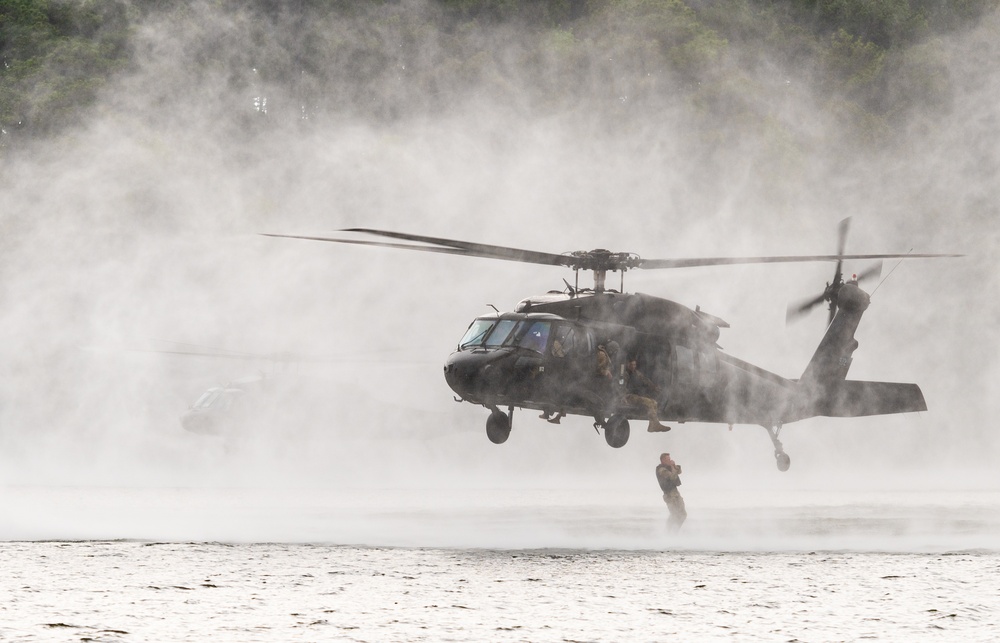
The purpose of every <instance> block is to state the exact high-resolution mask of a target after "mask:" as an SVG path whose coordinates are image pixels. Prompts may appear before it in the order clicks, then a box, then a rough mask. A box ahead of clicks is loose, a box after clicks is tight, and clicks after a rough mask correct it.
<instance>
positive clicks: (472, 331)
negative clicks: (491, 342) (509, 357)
mask: <svg viewBox="0 0 1000 643" xmlns="http://www.w3.org/2000/svg"><path fill="white" fill-rule="evenodd" d="M495 323H496V320H495V319H477V320H475V321H473V322H472V324H470V325H469V330H467V331H465V335H463V336H462V340H461V341H460V342H458V348H459V349H460V350H461V349H463V348H466V347H468V346H480V345H482V343H483V340H484V339H486V335H487V334H488V333H489V332H490V330H491V329H492V328H493V326H494V324H495Z"/></svg>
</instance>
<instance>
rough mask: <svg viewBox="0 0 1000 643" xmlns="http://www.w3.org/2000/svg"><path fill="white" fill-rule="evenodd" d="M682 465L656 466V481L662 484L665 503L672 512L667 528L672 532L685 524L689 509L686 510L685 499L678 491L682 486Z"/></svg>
mask: <svg viewBox="0 0 1000 643" xmlns="http://www.w3.org/2000/svg"><path fill="white" fill-rule="evenodd" d="M680 474H681V465H679V464H676V463H674V464H662V463H661V464H658V465H656V481H657V482H659V483H660V489H661V490H662V491H663V502H665V503H666V505H667V509H668V510H669V511H670V518H668V519H667V528H668V529H669V530H670V531H677V530H678V529H680V528H681V525H683V524H684V520H685V519H686V518H687V509H685V508H684V498H682V497H681V493H680V492H679V491H677V487H679V486H680V484H681V478H680Z"/></svg>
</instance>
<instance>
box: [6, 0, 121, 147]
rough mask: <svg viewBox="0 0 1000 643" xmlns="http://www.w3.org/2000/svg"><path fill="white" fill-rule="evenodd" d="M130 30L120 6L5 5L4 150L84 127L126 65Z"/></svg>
mask: <svg viewBox="0 0 1000 643" xmlns="http://www.w3.org/2000/svg"><path fill="white" fill-rule="evenodd" d="M129 28H130V25H129V15H128V13H127V11H126V8H125V5H124V4H122V3H119V2H109V1H101V0H88V1H83V2H69V1H63V2H56V1H46V0H0V129H2V130H3V134H0V136H3V137H4V138H2V139H0V144H3V143H4V141H5V140H6V138H7V137H9V136H11V135H12V134H13V133H15V132H17V133H18V134H21V135H45V134H48V133H52V132H55V131H58V130H61V129H62V128H65V127H67V126H70V125H73V124H75V123H78V122H80V120H81V116H82V114H83V112H84V111H85V110H86V109H87V107H88V106H89V105H90V104H92V103H93V102H94V100H95V98H96V97H97V95H98V92H99V91H100V89H101V88H102V87H103V86H104V85H105V83H106V82H107V80H108V78H109V77H110V76H111V75H112V74H114V73H115V72H116V71H118V70H120V69H122V68H123V67H124V66H125V65H126V63H127V58H128V35H129Z"/></svg>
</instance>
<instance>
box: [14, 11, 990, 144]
mask: <svg viewBox="0 0 1000 643" xmlns="http://www.w3.org/2000/svg"><path fill="white" fill-rule="evenodd" d="M207 6H214V7H216V8H217V9H218V10H219V11H220V13H223V14H225V15H230V16H241V17H245V18H246V20H247V22H246V24H248V25H249V27H247V30H248V32H249V36H247V35H246V34H245V33H243V32H240V31H239V30H236V29H234V30H233V32H232V33H225V32H222V33H216V32H213V31H212V27H209V26H206V25H204V24H201V23H200V22H199V14H198V11H199V7H207ZM998 9H1000V0H951V1H948V0H713V1H709V0H700V1H694V0H689V1H684V0H428V3H427V4H426V5H424V6H421V7H420V8H419V10H414V9H413V5H411V4H409V3H400V2H392V1H389V0H294V1H292V0H208V2H207V3H205V4H201V5H196V4H191V3H187V2H184V1H183V0H0V129H2V130H3V131H4V132H6V134H0V146H2V145H3V144H4V141H5V140H10V137H11V136H12V135H13V134H16V135H17V136H18V137H32V136H46V135H49V134H52V133H55V132H58V131H61V130H63V129H65V128H68V127H73V126H75V125H77V124H78V123H80V122H82V119H83V118H84V117H85V115H86V113H87V110H88V109H89V108H90V106H91V105H93V104H94V102H95V101H96V100H97V99H98V97H99V96H100V95H101V91H102V89H103V88H105V87H107V86H108V84H109V83H110V82H111V81H112V79H113V78H114V76H115V75H116V74H119V73H122V72H123V71H125V70H127V69H129V67H130V63H131V56H132V47H133V37H134V33H135V27H136V26H137V25H138V24H139V23H140V22H141V21H143V20H147V19H150V18H156V17H159V16H165V15H169V16H170V21H171V23H172V24H175V25H183V26H182V27H178V29H179V30H180V32H181V33H184V34H185V36H186V37H189V38H190V42H191V43H193V44H192V46H190V47H187V48H185V49H184V50H183V51H179V52H178V53H177V54H176V55H177V56H179V57H180V59H179V60H177V61H176V62H177V64H178V65H179V66H181V67H182V68H183V69H185V70H186V71H187V72H188V73H189V74H190V75H191V77H192V79H195V80H197V79H201V78H212V79H213V82H216V81H215V79H219V80H218V81H217V82H218V83H219V84H221V87H220V92H222V91H228V92H229V93H230V94H231V95H240V96H244V97H245V98H244V99H241V100H243V101H244V102H243V103H242V104H240V105H237V106H232V110H233V112H238V114H237V116H233V115H232V114H228V115H222V116H228V117H229V118H231V119H233V120H237V119H239V118H243V117H244V116H245V117H247V118H253V119H254V122H259V121H261V119H259V118H256V116H261V115H266V116H267V119H272V120H273V119H277V118H296V119H302V118H309V119H314V118H321V117H324V115H334V114H336V115H348V116H349V115H351V114H352V113H358V114H364V115H365V116H366V117H372V116H374V117H376V118H385V119H390V120H391V119H396V118H401V117H403V115H407V114H418V115H419V114H436V113H439V112H440V111H441V110H446V109H461V108H462V106H463V105H464V104H465V103H464V102H463V101H465V100H475V97H476V96H490V97H492V98H493V100H494V101H495V102H497V103H500V104H502V105H503V106H504V108H507V109H512V110H519V111H520V112H522V114H523V115H524V116H526V117H533V116H537V115H539V114H541V113H546V112H550V113H556V112H562V111H565V110H573V109H577V108H578V107H577V106H578V105H581V104H588V105H591V106H595V107H596V108H598V109H609V110H616V111H615V113H619V112H620V113H622V114H627V113H628V110H634V109H647V110H658V109H662V108H663V107H664V106H666V105H676V104H684V105H686V106H688V107H689V108H691V111H690V114H691V115H690V118H692V119H693V120H694V121H695V122H692V123H691V128H692V131H695V132H698V133H699V135H700V136H701V137H702V140H703V141H704V142H705V143H706V144H708V145H713V144H719V145H729V144H733V143H734V142H738V141H739V139H740V137H741V136H745V135H746V133H747V132H757V133H762V134H760V135H762V136H764V137H766V138H767V139H768V140H773V141H775V147H776V149H781V150H784V151H783V152H782V155H783V156H784V157H787V158H790V159H794V158H795V156H796V154H797V151H796V149H797V148H796V145H795V144H794V142H793V138H792V137H790V136H789V135H788V133H787V132H784V133H782V132H781V131H780V129H781V126H780V123H781V122H783V120H782V118H779V117H778V116H777V110H778V109H779V107H778V105H780V100H783V98H782V97H785V96H789V97H790V96H792V95H793V94H794V93H795V92H800V93H799V94H797V95H798V96H802V95H804V94H805V93H806V92H809V97H810V99H813V100H814V102H815V106H816V107H815V109H817V110H821V111H823V112H824V114H822V115H821V116H825V117H832V118H833V119H834V120H836V121H837V122H838V123H840V124H841V125H842V126H843V127H842V131H843V132H845V133H846V134H845V135H848V136H856V137H857V140H859V141H873V140H881V139H884V138H885V137H889V136H892V133H893V132H894V131H896V130H901V129H902V125H903V124H905V122H906V119H907V117H908V114H910V113H913V112H915V111H917V110H922V109H924V108H927V109H943V108H946V107H947V104H948V95H949V89H950V81H949V77H948V65H947V61H946V60H945V59H944V56H945V53H944V52H945V51H946V48H944V47H942V46H941V40H940V37H941V36H944V35H946V34H948V33H949V32H951V31H954V30H957V29H962V28H965V27H968V26H969V25H972V24H974V23H975V21H977V20H978V19H979V18H980V17H981V16H983V15H984V14H985V13H986V12H991V11H997V10H998ZM817 80H819V81H820V82H816V81H817ZM800 87H804V88H805V87H807V88H808V89H799V88H800ZM265 99H266V109H265V108H264V107H262V105H263V104H264V103H263V101H264V100H265ZM255 101H256V103H255ZM792 163H794V161H792Z"/></svg>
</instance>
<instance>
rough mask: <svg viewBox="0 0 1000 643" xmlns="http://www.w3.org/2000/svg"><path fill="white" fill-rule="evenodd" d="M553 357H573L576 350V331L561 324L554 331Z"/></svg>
mask: <svg viewBox="0 0 1000 643" xmlns="http://www.w3.org/2000/svg"><path fill="white" fill-rule="evenodd" d="M553 335H554V337H555V338H554V339H553V340H552V355H553V356H555V357H566V356H567V355H572V354H573V353H574V351H575V348H576V330H575V329H574V328H573V327H572V326H569V325H567V324H559V325H558V326H556V327H555V329H554V331H553Z"/></svg>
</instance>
